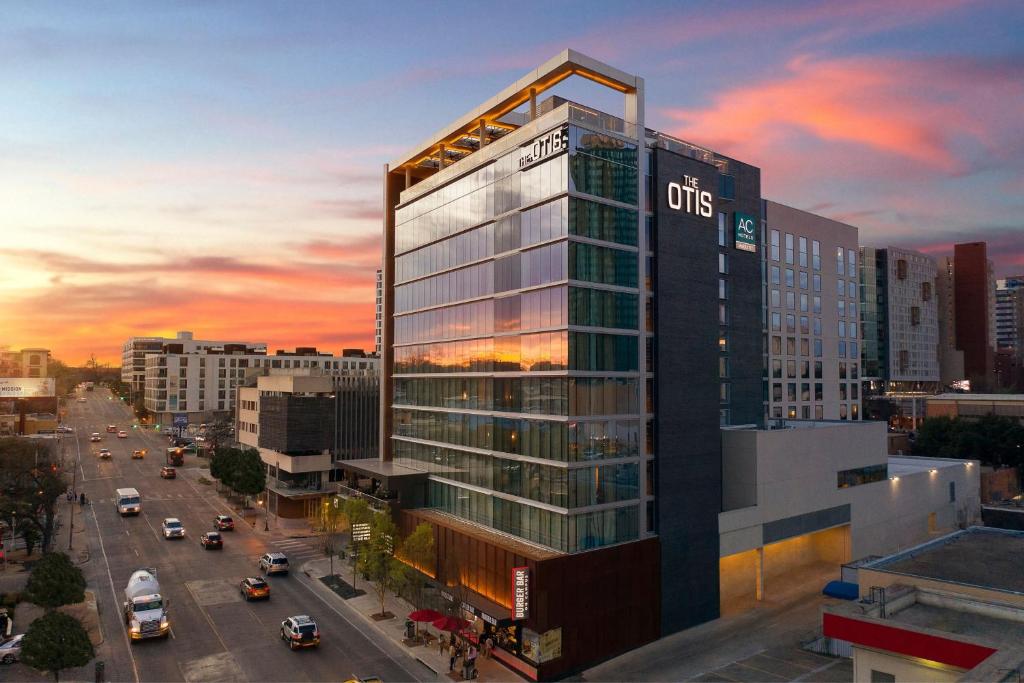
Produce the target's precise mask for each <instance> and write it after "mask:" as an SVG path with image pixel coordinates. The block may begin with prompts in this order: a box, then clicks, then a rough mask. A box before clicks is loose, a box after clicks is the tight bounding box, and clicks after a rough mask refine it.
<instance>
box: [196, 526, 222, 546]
mask: <svg viewBox="0 0 1024 683" xmlns="http://www.w3.org/2000/svg"><path fill="white" fill-rule="evenodd" d="M199 543H200V544H201V545H202V546H203V548H204V549H205V550H210V549H211V548H216V549H217V550H223V549H224V539H223V538H221V536H220V532H219V531H207V532H206V533H205V534H203V535H202V536H200V537H199Z"/></svg>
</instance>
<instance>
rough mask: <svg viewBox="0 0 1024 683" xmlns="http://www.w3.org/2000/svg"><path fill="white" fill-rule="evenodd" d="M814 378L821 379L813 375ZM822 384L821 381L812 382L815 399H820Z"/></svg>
mask: <svg viewBox="0 0 1024 683" xmlns="http://www.w3.org/2000/svg"><path fill="white" fill-rule="evenodd" d="M815 379H821V378H820V377H815ZM822 386H823V385H822V383H821V382H815V383H814V400H815V401H821V400H822V398H821V395H822V390H821V388H822Z"/></svg>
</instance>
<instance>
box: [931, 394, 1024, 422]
mask: <svg viewBox="0 0 1024 683" xmlns="http://www.w3.org/2000/svg"><path fill="white" fill-rule="evenodd" d="M925 410H926V415H927V416H928V417H966V418H979V417H984V416H985V415H1003V416H1005V417H1011V418H1014V419H1015V420H1017V421H1018V422H1021V423H1024V394H939V395H938V396H929V397H928V401H927V406H926V408H925Z"/></svg>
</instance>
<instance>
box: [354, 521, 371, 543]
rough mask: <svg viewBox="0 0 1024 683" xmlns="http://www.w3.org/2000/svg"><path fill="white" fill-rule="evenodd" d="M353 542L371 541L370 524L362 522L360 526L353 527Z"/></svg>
mask: <svg viewBox="0 0 1024 683" xmlns="http://www.w3.org/2000/svg"><path fill="white" fill-rule="evenodd" d="M352 540H353V541H369V540H370V525H369V523H368V522H362V523H360V524H353V525H352Z"/></svg>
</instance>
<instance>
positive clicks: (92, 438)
mask: <svg viewBox="0 0 1024 683" xmlns="http://www.w3.org/2000/svg"><path fill="white" fill-rule="evenodd" d="M102 440H103V437H102V436H100V433H99V432H93V433H92V436H90V437H89V441H93V442H95V441H102Z"/></svg>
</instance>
